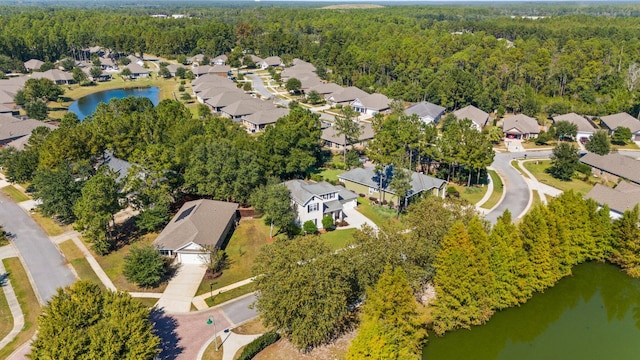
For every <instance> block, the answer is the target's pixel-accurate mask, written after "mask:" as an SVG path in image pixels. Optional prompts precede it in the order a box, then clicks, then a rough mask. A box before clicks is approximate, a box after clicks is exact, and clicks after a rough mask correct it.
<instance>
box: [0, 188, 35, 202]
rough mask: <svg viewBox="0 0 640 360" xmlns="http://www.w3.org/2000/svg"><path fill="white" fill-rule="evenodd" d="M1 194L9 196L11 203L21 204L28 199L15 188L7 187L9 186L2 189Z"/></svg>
mask: <svg viewBox="0 0 640 360" xmlns="http://www.w3.org/2000/svg"><path fill="white" fill-rule="evenodd" d="M0 190H2V192H3V193H5V194H6V195H7V196H9V197H10V198H11V199H13V201H15V202H17V203H19V202H23V201H27V200H29V199H30V198H29V197H28V196H27V195H25V194H24V193H23V192H22V191H20V190H18V189H16V188H15V187H13V185H9V186H5V187H3V188H2V189H0Z"/></svg>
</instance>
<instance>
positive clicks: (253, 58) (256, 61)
mask: <svg viewBox="0 0 640 360" xmlns="http://www.w3.org/2000/svg"><path fill="white" fill-rule="evenodd" d="M245 56H249V58H250V59H251V61H252V62H253V63H254V64H255V66H256V67H260V65H259V64H260V63H261V62H262V58H261V57H260V56H256V55H254V54H249V55H245ZM242 60H243V63H242V65H245V66H246V65H247V64H245V63H244V58H243V59H242Z"/></svg>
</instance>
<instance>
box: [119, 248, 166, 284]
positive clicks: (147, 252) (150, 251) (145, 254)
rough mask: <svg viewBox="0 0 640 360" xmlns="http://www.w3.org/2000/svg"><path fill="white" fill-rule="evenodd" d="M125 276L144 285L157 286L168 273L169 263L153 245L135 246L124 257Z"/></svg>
mask: <svg viewBox="0 0 640 360" xmlns="http://www.w3.org/2000/svg"><path fill="white" fill-rule="evenodd" d="M123 274H124V276H125V277H126V278H127V280H128V281H130V282H132V283H135V284H137V285H139V286H142V287H155V286H158V285H159V284H160V282H161V281H162V279H163V278H164V276H165V275H166V274H167V263H166V262H165V260H164V258H163V257H162V255H160V253H159V252H158V251H157V250H156V249H155V248H153V247H152V246H144V247H133V248H132V249H131V252H130V253H128V254H127V255H126V256H125V257H124V271H123Z"/></svg>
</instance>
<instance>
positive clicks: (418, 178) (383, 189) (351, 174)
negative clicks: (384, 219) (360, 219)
mask: <svg viewBox="0 0 640 360" xmlns="http://www.w3.org/2000/svg"><path fill="white" fill-rule="evenodd" d="M393 176H394V168H393V166H387V167H385V168H384V169H383V170H382V171H381V172H378V171H376V169H375V167H365V168H355V169H353V170H349V171H347V172H345V173H342V174H340V175H338V180H340V182H342V183H343V184H344V187H345V188H347V190H351V191H353V192H355V193H358V194H364V195H366V196H369V197H374V198H376V199H378V200H380V201H389V202H393V203H394V204H398V197H397V196H396V192H395V191H394V190H393V189H391V188H390V187H389V186H390V184H391V179H393ZM446 184H447V182H446V181H445V180H441V179H437V178H434V177H431V176H428V175H425V174H422V173H418V172H415V171H412V172H411V190H409V191H408V193H407V195H406V196H405V199H404V201H405V202H408V201H410V199H411V198H413V197H414V196H416V195H419V194H422V193H432V194H434V195H436V196H442V197H444V195H445V187H446Z"/></svg>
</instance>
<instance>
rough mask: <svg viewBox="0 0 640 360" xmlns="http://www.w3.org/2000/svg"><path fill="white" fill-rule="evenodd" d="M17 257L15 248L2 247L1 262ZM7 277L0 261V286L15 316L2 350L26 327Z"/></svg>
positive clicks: (2, 344) (0, 252)
mask: <svg viewBox="0 0 640 360" xmlns="http://www.w3.org/2000/svg"><path fill="white" fill-rule="evenodd" d="M15 256H17V254H16V251H15V249H14V248H13V246H11V245H7V246H3V247H0V260H2V259H5V258H9V257H15ZM7 275H8V274H7V269H5V268H4V265H3V264H2V261H0V286H2V290H3V291H4V296H5V297H6V299H7V303H8V304H9V310H11V316H13V328H12V329H11V331H10V332H9V333H8V334H7V336H5V337H4V339H2V340H0V349H2V348H4V347H5V346H6V345H7V344H8V343H10V342H11V341H13V339H15V337H16V336H18V333H19V332H20V331H21V330H22V328H23V327H24V314H23V313H22V309H20V303H19V302H18V298H17V297H16V293H15V291H14V290H13V286H11V282H10V281H9V278H8V276H7Z"/></svg>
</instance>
